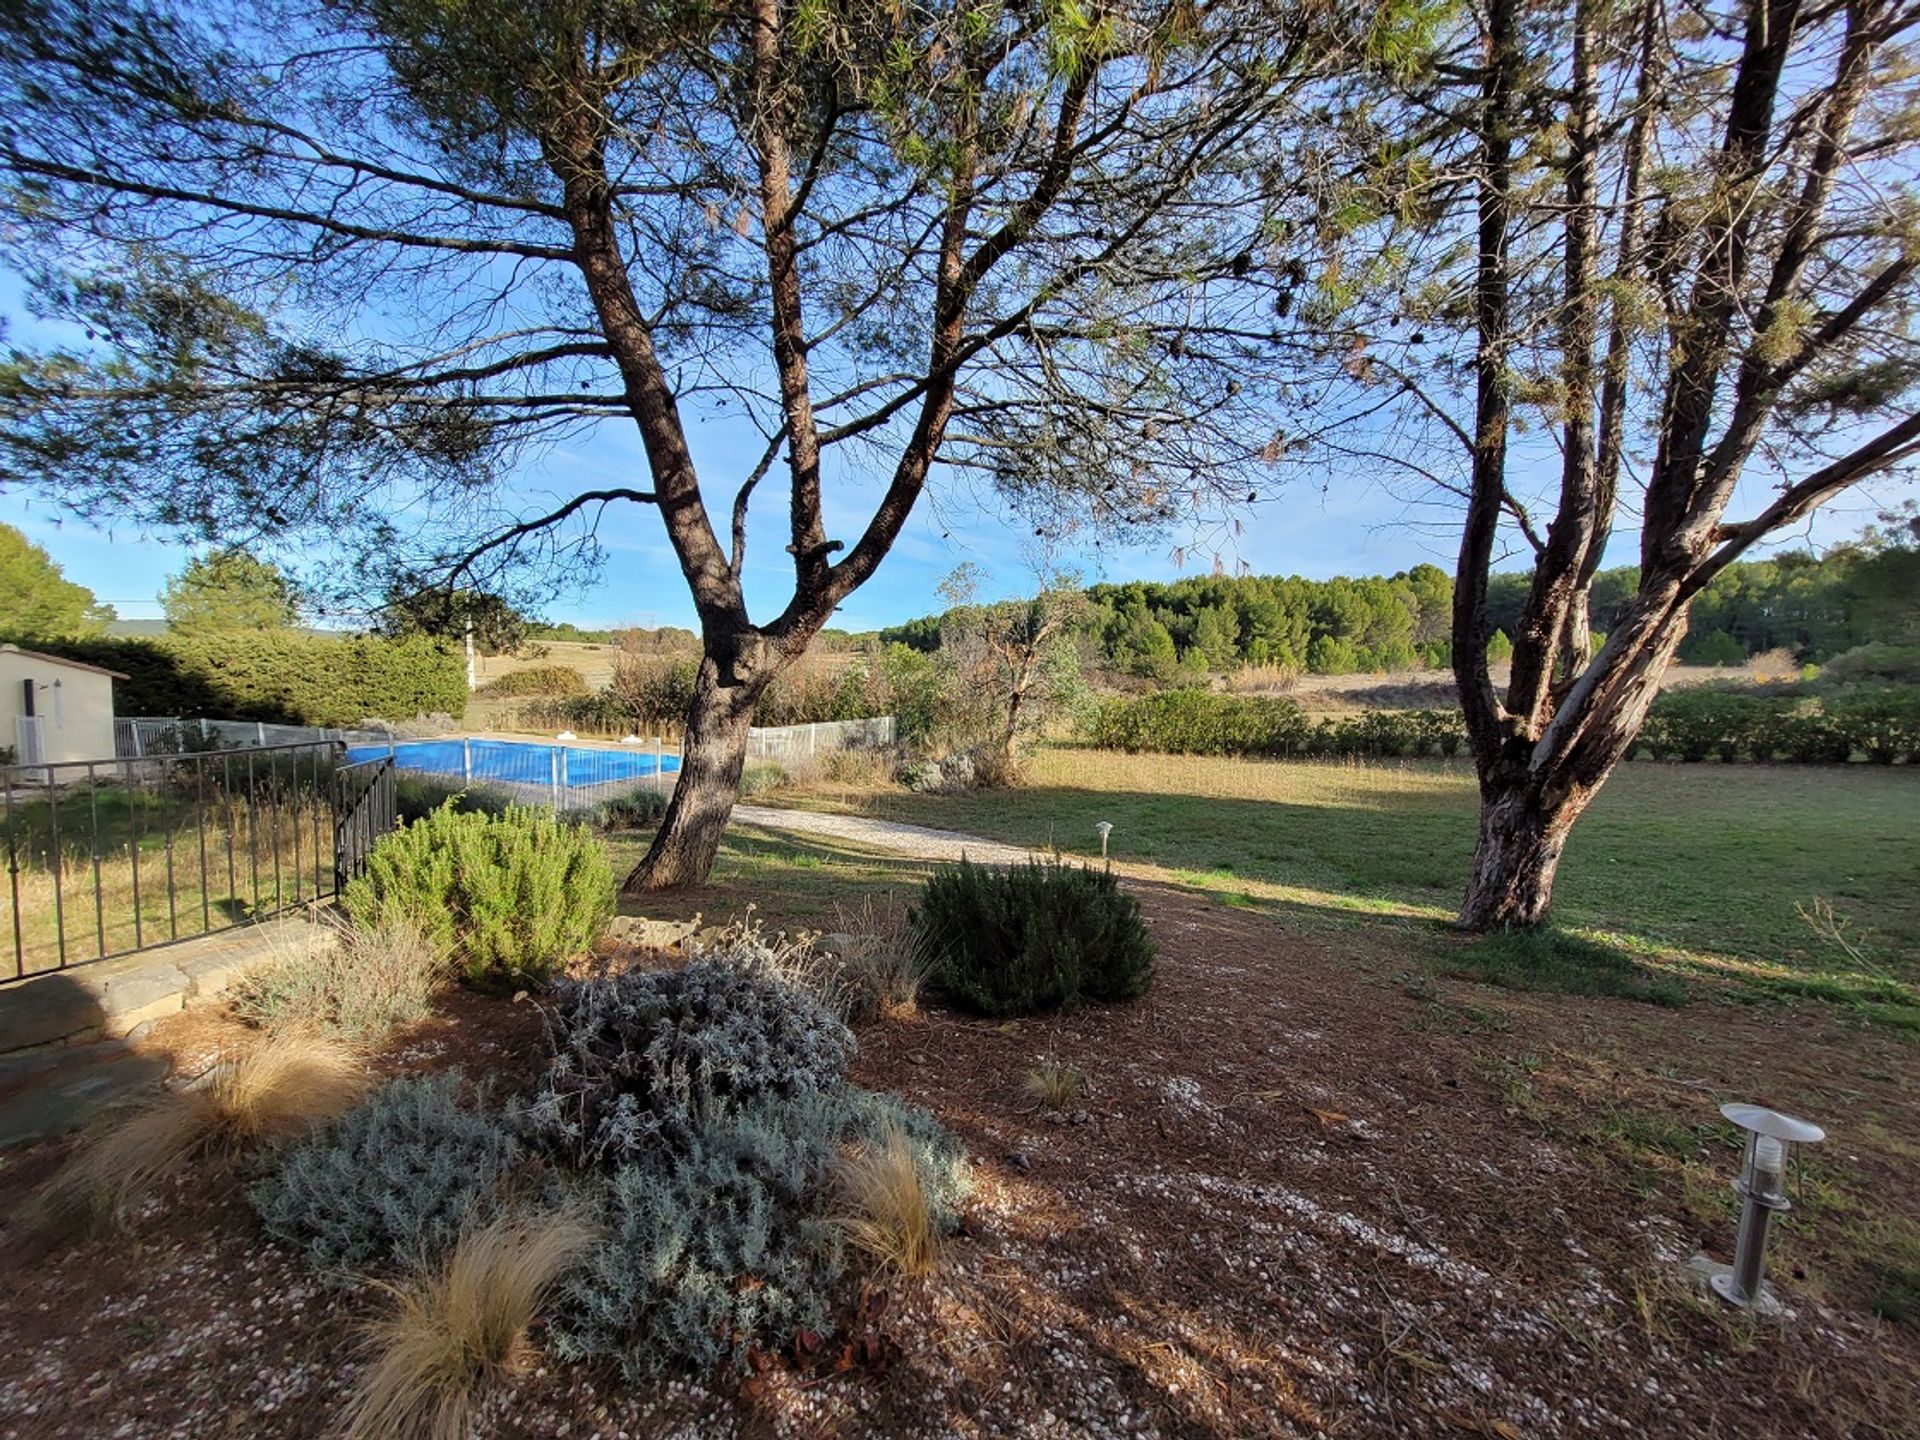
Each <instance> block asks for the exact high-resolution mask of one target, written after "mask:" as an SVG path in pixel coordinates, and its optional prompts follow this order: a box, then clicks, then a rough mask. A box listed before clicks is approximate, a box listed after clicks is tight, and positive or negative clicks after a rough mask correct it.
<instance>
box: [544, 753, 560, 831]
mask: <svg viewBox="0 0 1920 1440" xmlns="http://www.w3.org/2000/svg"><path fill="white" fill-rule="evenodd" d="M547 753H548V757H549V758H550V759H551V761H552V763H553V814H554V818H555V819H556V820H557V819H559V817H560V747H559V746H558V745H554V746H552V747H550V748H549V750H548V752H547Z"/></svg>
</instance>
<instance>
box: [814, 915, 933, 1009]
mask: <svg viewBox="0 0 1920 1440" xmlns="http://www.w3.org/2000/svg"><path fill="white" fill-rule="evenodd" d="M833 909H834V917H835V924H834V931H835V954H836V956H837V957H838V959H839V961H840V988H841V990H842V992H843V994H844V995H845V997H846V1000H847V1007H846V1008H847V1009H848V1011H849V1013H851V1014H852V1015H853V1017H854V1018H856V1019H864V1018H867V1017H869V1016H878V1017H879V1018H881V1019H883V1020H912V1019H916V1018H918V1016H919V1014H920V992H921V991H922V990H923V989H925V988H926V984H927V979H928V977H929V975H931V973H932V964H931V962H930V961H929V959H928V958H927V957H926V956H925V955H924V954H922V953H921V951H920V948H919V947H918V946H917V945H916V944H915V942H914V939H913V933H912V927H911V926H910V925H909V923H908V918H907V905H906V902H905V901H904V900H902V899H901V898H900V897H899V896H898V895H897V894H895V893H894V892H893V891H891V890H890V891H887V892H886V893H885V894H883V895H879V896H874V895H863V896H861V897H860V901H859V903H858V904H856V905H843V904H840V903H838V902H836V903H835V904H834V907H833Z"/></svg>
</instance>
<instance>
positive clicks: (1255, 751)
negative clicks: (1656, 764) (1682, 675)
mask: <svg viewBox="0 0 1920 1440" xmlns="http://www.w3.org/2000/svg"><path fill="white" fill-rule="evenodd" d="M1081 738H1082V739H1083V740H1085V741H1086V742H1087V743H1088V744H1091V745H1096V746H1099V747H1101V748H1103V749H1109V750H1144V751H1155V752H1159V753H1162V754H1169V755H1255V756H1267V757H1273V758H1281V757H1288V756H1292V757H1346V756H1365V757H1368V758H1375V759H1380V758H1397V757H1410V756H1411V757H1417V756H1423V755H1444V756H1452V755H1456V754H1458V753H1460V751H1461V750H1462V749H1463V748H1464V745H1465V741H1466V728H1465V726H1464V724H1463V723H1462V721H1461V718H1460V715H1459V713H1458V712H1457V711H1452V710H1371V711H1368V712H1366V713H1364V714H1361V715H1354V716H1349V717H1346V718H1344V719H1334V718H1331V717H1328V718H1323V719H1321V720H1319V721H1318V722H1316V721H1314V720H1312V719H1310V718H1309V717H1308V716H1307V714H1306V712H1305V711H1303V710H1302V709H1301V708H1300V707H1299V706H1298V705H1296V704H1295V703H1294V702H1293V701H1291V700H1285V699H1275V698H1270V697H1266V696H1252V695H1221V694H1216V693H1214V692H1212V691H1208V690H1171V691H1166V692H1163V693H1161V694H1157V695H1142V696H1136V697H1132V698H1121V699H1113V700H1108V701H1106V702H1105V703H1104V704H1102V705H1101V706H1100V708H1099V710H1098V711H1097V713H1096V714H1095V715H1094V716H1093V718H1092V720H1091V722H1090V723H1089V724H1088V725H1087V726H1086V728H1085V729H1084V731H1083V732H1082V735H1081ZM1634 754H1635V755H1638V756H1643V757H1649V758H1652V759H1655V760H1709V759H1714V758H1716V757H1717V758H1719V759H1723V760H1759V761H1791V762H1797V763H1801V764H1843V763H1845V762H1846V761H1848V760H1850V759H1852V758H1853V757H1854V756H1855V755H1859V756H1863V757H1864V758H1866V759H1867V760H1869V761H1872V762H1874V763H1876V764H1881V765H1891V764H1892V763H1893V762H1894V761H1896V760H1902V759H1904V760H1906V761H1908V762H1909V763H1917V762H1920V688H1916V687H1912V686H1894V685H1884V686H1857V687H1853V688H1851V689H1848V690H1845V691H1841V692H1839V693H1835V694H1831V695H1825V696H1818V697H1815V696H1799V695H1757V694H1741V693H1739V692H1737V691H1731V690H1720V689H1707V688H1697V689H1688V690H1676V691H1669V692H1668V693H1667V694H1665V695H1662V696H1661V697H1660V698H1659V699H1658V700H1657V701H1655V702H1654V705H1653V708H1652V710H1651V712H1650V713H1649V714H1648V716H1647V721H1646V724H1645V725H1644V726H1643V727H1642V729H1641V732H1640V738H1639V741H1638V742H1637V744H1636V745H1635V747H1634Z"/></svg>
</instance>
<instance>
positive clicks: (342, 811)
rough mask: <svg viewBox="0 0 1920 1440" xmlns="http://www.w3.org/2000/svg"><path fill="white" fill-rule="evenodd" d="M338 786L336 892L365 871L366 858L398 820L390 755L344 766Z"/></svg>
mask: <svg viewBox="0 0 1920 1440" xmlns="http://www.w3.org/2000/svg"><path fill="white" fill-rule="evenodd" d="M334 779H335V783H336V787H337V788H336V790H335V805H334V812H333V813H334V821H333V885H334V889H335V890H336V891H340V890H344V889H346V888H347V882H348V881H349V880H351V879H353V877H354V876H356V875H358V874H359V873H360V872H361V871H362V870H364V869H365V868H366V865H367V856H369V855H371V854H372V853H373V847H374V845H375V844H376V843H378V841H379V839H380V837H381V836H382V835H385V834H387V833H388V832H389V831H391V830H392V829H393V826H394V821H395V818H396V808H395V807H396V797H395V794H394V763H393V757H392V756H391V755H382V756H381V757H380V758H379V759H378V760H364V761H362V762H361V763H360V764H358V765H349V766H346V767H344V768H343V769H342V770H341V771H340V773H339V774H338V775H336V776H335V777H334Z"/></svg>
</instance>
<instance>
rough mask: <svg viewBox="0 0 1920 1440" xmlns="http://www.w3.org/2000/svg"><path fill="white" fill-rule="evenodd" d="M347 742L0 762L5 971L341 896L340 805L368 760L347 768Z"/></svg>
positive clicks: (0, 971)
mask: <svg viewBox="0 0 1920 1440" xmlns="http://www.w3.org/2000/svg"><path fill="white" fill-rule="evenodd" d="M343 753H344V747H343V746H342V745H340V744H339V743H338V742H336V741H319V742H311V741H310V742H305V743H301V744H291V745H268V746H262V747H258V748H254V749H245V750H213V751H206V752H201V753H190V754H175V755H149V756H146V757H143V758H138V759H132V758H128V759H119V760H92V761H73V762H68V763H54V764H45V765H16V766H11V767H8V768H7V769H5V770H0V825H3V826H4V830H5V840H6V860H7V899H8V907H9V912H10V913H9V919H10V925H9V927H8V931H7V935H8V938H9V940H10V948H11V951H12V953H11V954H10V955H9V956H7V957H6V960H5V961H0V982H4V981H6V980H9V979H18V978H21V977H24V976H28V975H37V974H42V973H45V972H48V971H53V970H63V969H65V968H67V967H68V966H71V965H79V964H84V963H86V962H88V961H90V960H100V959H106V958H109V957H112V956H115V955H124V954H127V953H130V952H132V951H135V950H144V949H148V948H150V947H152V946H155V945H164V944H168V943H170V942H172V941H175V940H184V939H189V938H191V937H193V936H196V935H204V934H209V933H211V932H214V931H217V930H223V929H226V928H229V927H230V926H234V925H240V924H245V923H247V922H249V921H252V920H258V919H264V918H266V917H268V916H270V915H274V914H278V913H279V912H281V911H283V910H286V909H289V908H291V907H293V906H296V905H301V904H306V903H309V902H312V901H316V900H323V899H326V898H328V897H329V896H331V895H333V894H334V893H336V892H337V890H338V888H339V885H340V883H341V880H340V876H341V868H340V864H341V862H340V857H341V854H342V850H341V838H340V837H341V820H342V817H343V815H345V813H346V811H345V810H344V809H343V803H344V801H345V798H346V797H347V796H348V794H349V791H350V790H352V789H353V786H354V781H353V779H351V778H350V777H351V776H352V775H353V774H354V772H357V771H360V770H363V769H365V768H367V767H360V766H356V767H352V770H351V771H350V770H348V769H347V768H346V767H343V765H342V763H341V759H342V755H343ZM387 787H388V798H387V802H386V808H385V810H384V811H382V812H380V817H381V818H383V819H384V827H385V829H391V828H392V825H393V816H392V803H391V789H392V786H391V779H390V778H389V780H388V782H387ZM362 799H364V797H362ZM356 803H360V802H359V801H357V802H356ZM356 823H357V822H356ZM356 833H361V832H356ZM380 833H384V831H383V830H379V829H375V830H373V831H372V832H371V834H372V835H373V837H374V838H377V836H378V834H380ZM329 842H331V843H329ZM366 843H367V847H368V848H370V847H371V839H369V840H368V841H367V842H366ZM360 860H364V855H361V856H360ZM357 863H360V862H359V861H356V864H357ZM7 961H10V962H11V964H10V965H9V964H7V963H6V962H7ZM9 970H11V974H9V973H8V971H9Z"/></svg>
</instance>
